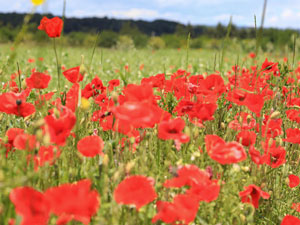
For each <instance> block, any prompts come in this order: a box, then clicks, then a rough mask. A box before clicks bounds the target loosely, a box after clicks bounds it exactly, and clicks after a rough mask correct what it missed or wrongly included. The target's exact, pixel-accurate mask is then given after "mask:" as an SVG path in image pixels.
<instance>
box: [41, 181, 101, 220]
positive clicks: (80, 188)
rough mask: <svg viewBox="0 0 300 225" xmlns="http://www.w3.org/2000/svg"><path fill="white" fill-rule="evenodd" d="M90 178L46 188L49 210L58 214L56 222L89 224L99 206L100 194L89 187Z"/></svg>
mask: <svg viewBox="0 0 300 225" xmlns="http://www.w3.org/2000/svg"><path fill="white" fill-rule="evenodd" d="M91 184H92V183H91V181H90V180H87V179H86V180H81V181H78V182H76V183H73V184H69V183H67V184H62V185H60V186H58V187H52V188H49V189H47V190H46V192H45V197H46V199H47V201H48V202H49V204H50V209H51V212H52V213H54V214H55V215H57V216H58V220H57V224H60V225H64V224H67V223H68V222H69V221H71V220H77V221H79V222H82V223H83V224H89V223H90V220H91V217H92V216H93V215H94V214H96V213H97V210H98V208H99V206H100V195H99V194H98V192H97V191H94V190H90V189H91Z"/></svg>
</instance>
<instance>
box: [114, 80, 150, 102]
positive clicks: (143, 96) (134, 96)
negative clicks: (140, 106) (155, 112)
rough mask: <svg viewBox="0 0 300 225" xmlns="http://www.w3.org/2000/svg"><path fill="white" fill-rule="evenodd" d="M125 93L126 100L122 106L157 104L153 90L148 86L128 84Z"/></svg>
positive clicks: (123, 100) (124, 99)
mask: <svg viewBox="0 0 300 225" xmlns="http://www.w3.org/2000/svg"><path fill="white" fill-rule="evenodd" d="M123 93H124V98H123V99H122V102H120V104H123V103H124V102H148V103H149V104H152V103H154V104H155V103H156V101H155V98H154V94H153V89H152V87H151V86H150V85H148V84H142V85H136V84H128V85H127V86H126V87H125V88H124V90H123Z"/></svg>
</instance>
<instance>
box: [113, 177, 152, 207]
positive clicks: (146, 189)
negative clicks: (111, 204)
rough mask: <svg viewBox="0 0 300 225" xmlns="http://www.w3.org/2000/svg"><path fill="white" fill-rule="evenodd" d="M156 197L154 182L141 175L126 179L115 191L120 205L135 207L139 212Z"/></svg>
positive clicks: (116, 199)
mask: <svg viewBox="0 0 300 225" xmlns="http://www.w3.org/2000/svg"><path fill="white" fill-rule="evenodd" d="M156 197H157V195H156V193H155V190H154V188H153V180H152V179H151V178H148V177H145V176H141V175H135V176H130V177H126V178H125V179H124V180H123V181H122V182H121V183H120V184H119V185H118V186H117V188H116V189H115V191H114V198H115V201H116V202H117V203H118V204H126V205H134V206H135V207H136V209H137V210H139V209H140V208H141V207H142V206H144V205H146V204H148V203H150V202H152V201H154V199H156Z"/></svg>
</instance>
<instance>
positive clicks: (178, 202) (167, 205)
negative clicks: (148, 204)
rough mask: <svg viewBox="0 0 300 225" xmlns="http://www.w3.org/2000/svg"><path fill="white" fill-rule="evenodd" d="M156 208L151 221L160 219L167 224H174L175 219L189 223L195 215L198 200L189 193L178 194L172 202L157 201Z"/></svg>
mask: <svg viewBox="0 0 300 225" xmlns="http://www.w3.org/2000/svg"><path fill="white" fill-rule="evenodd" d="M156 208H157V211H158V212H157V214H156V215H155V216H154V217H153V218H152V223H156V221H158V220H162V221H163V222H165V223H169V224H175V223H176V222H177V221H178V222H182V223H183V224H189V223H191V222H192V221H193V220H194V219H195V217H196V215H197V212H198V208H199V202H198V201H197V200H196V199H195V198H194V197H193V196H191V195H185V194H178V195H176V196H175V197H174V200H173V202H164V201H157V202H156Z"/></svg>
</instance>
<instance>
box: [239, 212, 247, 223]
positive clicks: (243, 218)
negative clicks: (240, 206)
mask: <svg viewBox="0 0 300 225" xmlns="http://www.w3.org/2000/svg"><path fill="white" fill-rule="evenodd" d="M240 218H241V221H242V222H243V223H245V222H246V217H245V216H244V215H243V214H240Z"/></svg>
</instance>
